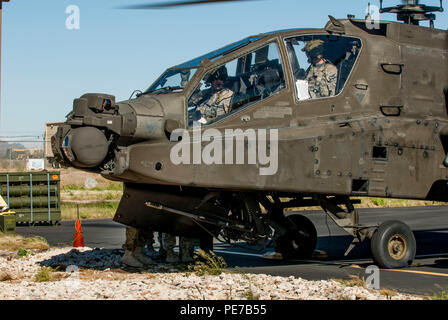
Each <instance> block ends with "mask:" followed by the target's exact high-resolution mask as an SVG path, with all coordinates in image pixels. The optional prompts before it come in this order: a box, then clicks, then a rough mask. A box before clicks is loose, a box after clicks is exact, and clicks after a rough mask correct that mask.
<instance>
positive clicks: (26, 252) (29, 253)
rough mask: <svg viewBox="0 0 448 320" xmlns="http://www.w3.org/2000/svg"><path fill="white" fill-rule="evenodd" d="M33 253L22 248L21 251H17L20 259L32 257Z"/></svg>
mask: <svg viewBox="0 0 448 320" xmlns="http://www.w3.org/2000/svg"><path fill="white" fill-rule="evenodd" d="M32 254H33V253H32V252H31V251H29V250H26V249H24V248H22V247H20V248H19V249H17V255H18V256H19V258H23V257H26V256H28V255H32Z"/></svg>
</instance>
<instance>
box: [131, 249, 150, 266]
mask: <svg viewBox="0 0 448 320" xmlns="http://www.w3.org/2000/svg"><path fill="white" fill-rule="evenodd" d="M132 255H133V257H134V258H135V259H137V260H138V261H140V262H141V263H142V264H144V265H146V266H149V265H152V264H155V262H154V261H153V260H152V259H151V258H150V257H148V256H147V255H145V254H144V253H143V248H142V247H137V248H136V249H135V251H134V252H133V254H132Z"/></svg>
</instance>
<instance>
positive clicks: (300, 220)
mask: <svg viewBox="0 0 448 320" xmlns="http://www.w3.org/2000/svg"><path fill="white" fill-rule="evenodd" d="M286 219H287V220H289V222H290V223H291V230H290V231H288V232H287V233H286V234H285V235H283V236H281V237H279V238H278V239H277V240H276V241H275V250H276V251H277V252H280V253H281V254H282V255H283V258H284V259H309V258H311V256H312V255H313V252H314V249H315V248H316V244H317V231H316V227H315V226H314V224H313V223H312V222H311V220H310V219H308V218H307V217H305V216H302V215H300V214H294V215H290V216H288V217H286Z"/></svg>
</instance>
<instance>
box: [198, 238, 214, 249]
mask: <svg viewBox="0 0 448 320" xmlns="http://www.w3.org/2000/svg"><path fill="white" fill-rule="evenodd" d="M199 248H201V249H202V250H204V251H205V252H209V251H213V237H212V236H203V237H202V238H200V239H199Z"/></svg>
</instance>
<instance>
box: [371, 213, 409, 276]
mask: <svg viewBox="0 0 448 320" xmlns="http://www.w3.org/2000/svg"><path fill="white" fill-rule="evenodd" d="M370 249H371V251H372V256H373V260H374V261H375V263H376V264H377V265H378V266H380V267H382V268H386V269H390V268H403V267H406V266H409V265H411V264H412V262H413V261H414V258H415V252H416V249H417V244H416V241H415V237H414V234H413V233H412V230H411V229H410V228H409V227H408V226H407V225H406V224H405V223H403V222H401V221H386V222H384V223H383V224H381V225H380V226H379V228H378V229H377V230H376V231H375V233H374V234H373V236H372V240H371V242H370Z"/></svg>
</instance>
